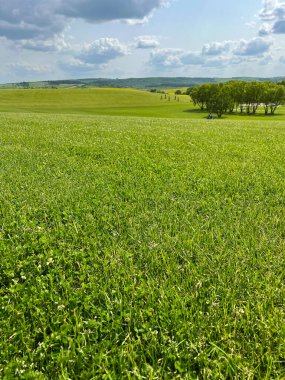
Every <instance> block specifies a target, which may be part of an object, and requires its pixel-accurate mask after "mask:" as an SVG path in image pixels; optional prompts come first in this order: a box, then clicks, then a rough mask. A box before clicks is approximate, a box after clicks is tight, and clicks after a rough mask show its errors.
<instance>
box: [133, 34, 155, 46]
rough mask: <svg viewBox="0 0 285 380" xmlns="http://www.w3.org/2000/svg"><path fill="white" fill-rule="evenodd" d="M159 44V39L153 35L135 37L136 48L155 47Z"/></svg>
mask: <svg viewBox="0 0 285 380" xmlns="http://www.w3.org/2000/svg"><path fill="white" fill-rule="evenodd" d="M158 46H159V41H158V39H157V38H156V37H153V36H139V37H136V38H135V48H136V49H153V48H157V47H158Z"/></svg>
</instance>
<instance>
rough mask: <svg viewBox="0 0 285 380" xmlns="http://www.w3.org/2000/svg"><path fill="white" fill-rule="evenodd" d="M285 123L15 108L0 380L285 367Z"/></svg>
mask: <svg viewBox="0 0 285 380" xmlns="http://www.w3.org/2000/svg"><path fill="white" fill-rule="evenodd" d="M284 149H285V127H284V123H281V122H280V123H279V122H270V121H269V122H267V123H263V122H259V121H257V122H254V121H253V122H248V121H245V122H241V121H225V120H222V121H217V120H214V121H204V120H199V121H195V120H192V121H191V120H190V121H185V120H178V119H176V120H167V119H151V118H144V119H138V118H121V117H96V118H94V117H91V116H76V115H73V116H60V115H58V116H53V115H46V114H45V115H35V114H26V115H25V114H10V115H9V114H5V113H2V115H1V121H0V163H1V165H0V196H1V203H0V207H1V208H0V216H1V224H0V237H1V240H0V250H1V262H0V296H1V298H0V300H1V301H0V317H1V323H0V332H1V334H0V337H1V340H0V377H1V378H3V379H8V380H10V379H18V378H20V379H97V378H98V379H100V378H106V379H120V378H122V379H123V378H126V379H127V378H129V379H136V378H137V379H144V378H145V379H197V378H198V379H230V378H236V379H281V378H282V376H285V370H284V368H285V367H284V360H285V359H284V355H285V345H284V342H285V327H284V326H285V325H284V317H285V310H284V297H285V285H284V273H285V260H284V248H285V243H284V237H285V209H284V202H285V193H284V185H285V184H284V181H285V180H284V178H285V166H284Z"/></svg>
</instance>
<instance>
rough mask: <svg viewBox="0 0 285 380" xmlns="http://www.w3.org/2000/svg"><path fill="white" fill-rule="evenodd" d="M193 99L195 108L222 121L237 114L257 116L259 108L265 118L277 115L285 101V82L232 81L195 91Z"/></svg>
mask: <svg viewBox="0 0 285 380" xmlns="http://www.w3.org/2000/svg"><path fill="white" fill-rule="evenodd" d="M189 95H190V97H191V98H192V101H193V103H194V105H197V106H199V107H200V109H201V110H207V111H208V112H209V113H210V114H212V113H215V114H217V116H218V117H221V116H222V115H223V114H225V113H233V112H240V113H247V114H248V115H250V114H253V115H254V114H256V111H257V109H258V108H259V107H263V108H264V113H265V115H274V113H275V111H276V109H277V108H278V107H279V106H280V105H282V104H283V103H284V101H285V86H284V84H283V83H282V82H281V83H279V84H277V83H273V82H244V81H229V82H226V83H219V84H203V85H201V86H197V87H192V88H190V89H189Z"/></svg>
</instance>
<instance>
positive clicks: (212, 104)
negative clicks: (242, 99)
mask: <svg viewBox="0 0 285 380" xmlns="http://www.w3.org/2000/svg"><path fill="white" fill-rule="evenodd" d="M232 103H233V100H232V97H231V94H230V89H229V87H228V86H227V85H224V84H223V83H220V84H212V85H211V91H210V96H209V98H208V100H207V109H208V111H209V112H210V113H216V114H217V116H218V117H222V115H223V114H224V113H226V112H227V111H228V110H229V109H231V107H232Z"/></svg>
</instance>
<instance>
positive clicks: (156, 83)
mask: <svg viewBox="0 0 285 380" xmlns="http://www.w3.org/2000/svg"><path fill="white" fill-rule="evenodd" d="M284 79H285V77H275V78H258V77H256V78H253V77H236V78H187V77H177V78H171V77H158V78H155V77H154V78H127V79H108V78H86V79H67V80H51V81H42V82H19V83H8V84H0V88H2V89H5V88H6V89H9V88H10V89H11V88H27V89H28V88H70V87H78V88H85V87H88V88H90V87H114V88H137V89H143V90H150V89H154V88H155V89H165V88H182V87H186V88H188V87H194V86H198V85H202V84H205V83H212V84H214V83H223V82H228V81H230V80H243V81H248V82H252V81H255V82H280V81H282V80H284Z"/></svg>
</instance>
